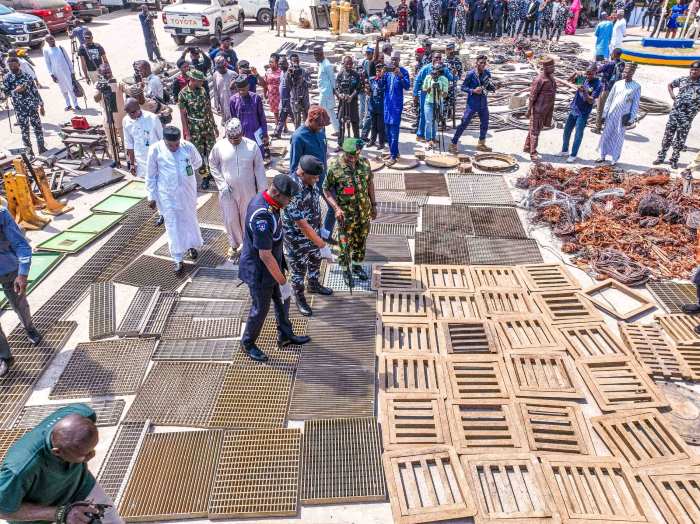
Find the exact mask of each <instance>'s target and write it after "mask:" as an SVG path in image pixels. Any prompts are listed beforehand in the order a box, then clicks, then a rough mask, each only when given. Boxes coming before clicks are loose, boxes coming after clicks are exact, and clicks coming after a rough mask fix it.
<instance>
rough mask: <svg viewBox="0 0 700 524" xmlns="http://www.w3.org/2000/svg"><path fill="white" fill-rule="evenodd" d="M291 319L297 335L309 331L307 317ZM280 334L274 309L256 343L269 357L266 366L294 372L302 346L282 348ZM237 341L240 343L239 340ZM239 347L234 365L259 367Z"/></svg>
mask: <svg viewBox="0 0 700 524" xmlns="http://www.w3.org/2000/svg"><path fill="white" fill-rule="evenodd" d="M312 298H313V296H312ZM311 306H312V307H313V304H311ZM289 321H290V323H291V324H292V330H293V332H294V334H295V335H305V334H306V332H307V331H308V324H309V321H308V320H307V319H306V317H291V318H290V319H289ZM278 336H279V333H278V331H277V319H276V318H275V313H274V311H271V312H270V313H269V314H268V316H267V318H266V319H265V322H263V327H262V330H260V336H259V337H258V340H257V341H256V345H257V346H258V347H259V348H260V349H262V350H263V351H264V352H265V354H266V355H267V357H268V361H267V362H266V363H265V365H266V366H269V367H273V368H277V369H282V370H285V371H289V372H292V371H294V370H296V368H297V365H298V364H299V357H300V356H301V352H302V346H295V345H289V346H285V347H283V348H281V347H280V346H279V344H278V342H277V337H278ZM237 343H238V344H240V343H239V342H238V341H237ZM237 348H238V349H239V350H238V351H236V352H235V353H234V355H233V358H232V363H233V365H234V366H236V367H246V366H251V367H257V366H258V365H259V364H258V363H256V362H254V361H253V360H251V359H250V357H249V356H248V354H247V353H246V352H245V351H244V350H243V347H242V346H237Z"/></svg>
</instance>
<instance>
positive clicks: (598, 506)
mask: <svg viewBox="0 0 700 524" xmlns="http://www.w3.org/2000/svg"><path fill="white" fill-rule="evenodd" d="M541 462H542V471H543V472H544V478H545V479H546V481H547V484H548V486H549V489H550V490H551V492H552V495H553V496H554V501H555V504H556V507H557V510H558V512H559V515H560V517H561V520H562V522H563V523H571V524H574V523H580V524H584V523H590V522H595V523H599V524H608V523H610V524H612V523H613V522H616V523H620V524H625V523H639V522H642V523H643V522H655V521H654V520H653V519H651V518H650V517H649V515H650V510H649V507H648V505H647V504H646V501H645V499H644V497H643V496H642V495H641V492H640V490H638V489H637V488H636V481H635V479H634V475H633V473H632V471H631V470H630V468H629V467H628V466H627V465H625V464H624V463H622V462H620V461H618V460H617V459H614V458H608V457H605V458H603V457H600V458H599V457H596V458H593V457H582V456H576V457H572V456H554V455H546V456H542V457H541Z"/></svg>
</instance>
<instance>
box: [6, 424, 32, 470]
mask: <svg viewBox="0 0 700 524" xmlns="http://www.w3.org/2000/svg"><path fill="white" fill-rule="evenodd" d="M28 431H29V429H27V428H15V429H0V462H2V461H3V460H4V459H5V455H7V451H8V450H9V449H10V448H11V447H12V445H13V444H14V443H15V442H17V441H18V440H19V439H21V438H22V437H23V436H24V435H25V434H26V433H27V432H28Z"/></svg>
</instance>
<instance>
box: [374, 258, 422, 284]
mask: <svg viewBox="0 0 700 524" xmlns="http://www.w3.org/2000/svg"><path fill="white" fill-rule="evenodd" d="M371 287H372V289H381V288H389V289H421V288H422V284H421V280H420V271H419V269H418V266H414V265H407V264H373V265H372V280H371Z"/></svg>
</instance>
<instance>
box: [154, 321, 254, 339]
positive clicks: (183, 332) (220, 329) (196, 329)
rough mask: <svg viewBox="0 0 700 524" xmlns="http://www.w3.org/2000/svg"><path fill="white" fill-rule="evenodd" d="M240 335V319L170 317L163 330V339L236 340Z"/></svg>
mask: <svg viewBox="0 0 700 524" xmlns="http://www.w3.org/2000/svg"><path fill="white" fill-rule="evenodd" d="M240 334H241V319H240V318H230V317H228V318H190V317H172V318H170V319H169V320H168V322H167V324H166V325H165V329H164V330H163V338H164V339H179V340H181V339H191V338H236V337H239V336H240Z"/></svg>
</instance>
